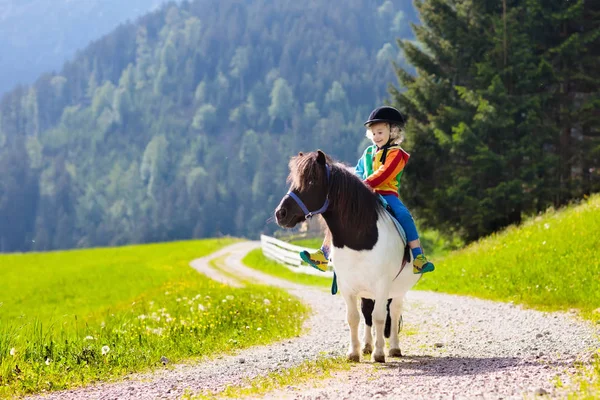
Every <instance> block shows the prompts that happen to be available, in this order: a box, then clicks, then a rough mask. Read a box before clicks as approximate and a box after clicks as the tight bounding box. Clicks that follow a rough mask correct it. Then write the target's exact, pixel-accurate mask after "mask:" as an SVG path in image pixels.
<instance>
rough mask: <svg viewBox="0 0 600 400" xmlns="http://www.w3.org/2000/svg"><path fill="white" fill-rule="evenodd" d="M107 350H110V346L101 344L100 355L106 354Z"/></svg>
mask: <svg viewBox="0 0 600 400" xmlns="http://www.w3.org/2000/svg"><path fill="white" fill-rule="evenodd" d="M109 351H110V347H108V346H102V355H103V356H105V355H107V354H108V352H109Z"/></svg>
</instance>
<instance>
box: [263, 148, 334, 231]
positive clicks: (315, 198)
mask: <svg viewBox="0 0 600 400" xmlns="http://www.w3.org/2000/svg"><path fill="white" fill-rule="evenodd" d="M331 163H332V161H331V159H330V158H329V157H328V156H327V155H326V154H325V153H323V152H322V151H321V150H318V151H313V152H310V153H306V154H304V153H298V155H297V156H295V157H292V158H291V160H290V163H289V168H290V174H289V176H288V179H287V180H288V183H290V189H289V191H288V193H287V194H286V195H285V196H284V197H283V199H281V202H280V203H279V205H278V206H277V208H276V209H275V220H276V221H277V224H278V225H279V226H281V227H282V228H293V227H294V226H296V225H297V224H299V223H300V222H302V221H304V220H306V218H307V217H308V218H310V217H311V216H312V213H313V212H314V213H315V214H318V213H321V212H324V211H325V210H326V208H327V204H328V194H329V173H330V172H329V168H330V167H329V166H330V165H331ZM302 207H304V209H303V208H302Z"/></svg>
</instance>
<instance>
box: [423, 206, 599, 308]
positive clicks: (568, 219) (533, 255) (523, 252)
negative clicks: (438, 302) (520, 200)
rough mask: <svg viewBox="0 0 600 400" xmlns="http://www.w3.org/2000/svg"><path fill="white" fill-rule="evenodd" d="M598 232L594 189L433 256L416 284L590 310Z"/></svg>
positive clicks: (595, 298)
mask: <svg viewBox="0 0 600 400" xmlns="http://www.w3.org/2000/svg"><path fill="white" fill-rule="evenodd" d="M599 232H600V195H594V196H592V197H590V198H588V199H587V200H585V201H582V202H581V204H578V205H573V206H571V207H567V208H565V209H561V210H558V211H555V210H551V211H548V212H546V213H545V214H543V215H540V216H537V217H535V218H531V219H529V220H527V221H526V222H525V223H523V224H522V225H520V226H513V227H510V228H508V229H506V230H504V231H502V232H500V233H498V234H495V235H492V236H490V237H487V238H484V239H482V240H480V241H478V242H476V243H473V244H471V245H469V246H467V247H466V248H464V249H462V250H460V251H455V252H453V253H451V254H449V255H448V256H446V257H444V258H441V259H439V260H436V270H435V272H434V273H431V274H426V275H424V277H423V279H422V280H421V282H420V283H419V286H418V287H419V289H424V290H435V291H440V292H446V293H456V294H467V295H473V296H477V297H483V298H488V299H492V300H502V301H514V302H516V303H522V304H526V305H529V306H531V307H536V308H544V309H552V310H556V309H560V310H565V309H570V308H577V309H580V310H583V311H584V312H585V314H586V315H588V316H591V315H592V312H593V311H594V310H597V309H599V308H600V250H599V249H600V234H599ZM595 315H596V318H599V319H600V314H595Z"/></svg>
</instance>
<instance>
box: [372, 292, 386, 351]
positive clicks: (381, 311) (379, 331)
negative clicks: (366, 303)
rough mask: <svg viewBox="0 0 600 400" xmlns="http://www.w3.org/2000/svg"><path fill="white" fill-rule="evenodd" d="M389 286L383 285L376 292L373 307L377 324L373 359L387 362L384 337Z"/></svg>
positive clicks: (374, 321) (375, 323)
mask: <svg viewBox="0 0 600 400" xmlns="http://www.w3.org/2000/svg"><path fill="white" fill-rule="evenodd" d="M388 293H389V288H388V287H386V286H381V287H380V288H379V289H378V290H377V292H376V296H375V297H376V298H375V307H374V309H373V324H374V325H375V334H376V339H375V352H374V353H373V360H374V361H375V362H385V353H384V351H383V348H384V347H385V338H384V332H383V331H384V327H385V318H386V317H387V297H388Z"/></svg>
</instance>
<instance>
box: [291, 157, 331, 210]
mask: <svg viewBox="0 0 600 400" xmlns="http://www.w3.org/2000/svg"><path fill="white" fill-rule="evenodd" d="M325 172H327V186H328V187H329V176H330V175H331V170H330V168H329V164H325ZM286 196H290V197H291V198H292V199H294V201H295V202H296V204H298V206H299V207H300V208H301V209H302V212H303V213H304V218H306V219H311V218H312V217H313V216H314V215H318V214H322V213H324V212H325V211H327V207H329V193H327V197H326V198H325V203H323V206H322V207H321V208H319V209H318V210H317V211H308V208H306V206H305V205H304V202H303V201H302V200H300V197H298V195H297V194H296V193H294V192H292V191H291V190H289V191H288V192H287V193H286Z"/></svg>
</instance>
